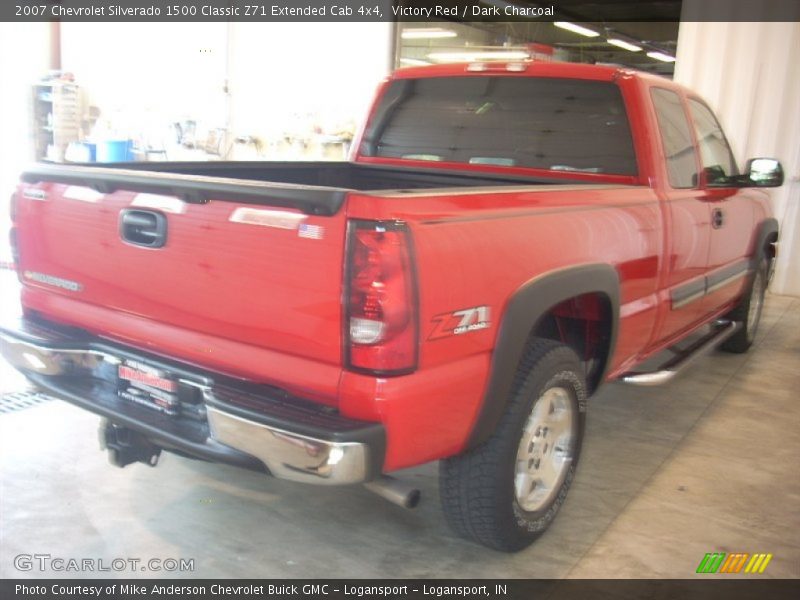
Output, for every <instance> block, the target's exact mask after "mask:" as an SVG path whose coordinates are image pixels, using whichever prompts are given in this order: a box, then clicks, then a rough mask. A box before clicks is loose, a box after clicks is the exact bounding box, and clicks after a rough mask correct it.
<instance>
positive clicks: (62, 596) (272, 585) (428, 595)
mask: <svg viewBox="0 0 800 600" xmlns="http://www.w3.org/2000/svg"><path fill="white" fill-rule="evenodd" d="M0 597H1V598H3V599H4V600H89V599H98V600H134V599H137V598H138V599H141V600H174V599H176V598H187V599H191V600H234V599H235V600H264V599H266V598H269V599H271V600H318V599H321V600H383V599H386V598H392V599H398V600H451V599H461V600H463V599H465V598H467V599H470V600H473V599H474V600H481V599H488V600H540V599H541V600H549V599H558V600H562V599H564V600H572V599H575V600H578V599H580V600H586V599H591V598H604V599H605V598H609V599H611V598H621V599H622V598H624V599H626V600H634V599H638V598H648V599H650V598H664V599H671V598H681V599H682V600H695V599H696V600H700V599H702V600H716V599H720V600H721V599H725V600H744V599H748V600H750V599H752V598H769V599H770V600H782V599H784V598H787V599H788V598H792V599H795V598H798V597H800V580H796V579H795V580H780V579H745V578H741V577H731V578H730V579H702V578H698V579H691V580H688V579H670V580H660V579H632V580H621V579H602V580H592V579H573V580H519V579H515V580H499V579H471V580H436V579H433V580H413V579H394V580H367V579H308V580H297V579H295V580H264V579H251V580H238V581H237V580H225V579H194V580H192V579H160V580H159V579H150V580H146V579H144V580H131V579H127V580H126V579H95V580H91V579H83V580H81V579H58V580H56V579H38V580H22V579H6V580H2V581H0Z"/></svg>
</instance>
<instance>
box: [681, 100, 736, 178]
mask: <svg viewBox="0 0 800 600" xmlns="http://www.w3.org/2000/svg"><path fill="white" fill-rule="evenodd" d="M689 111H690V112H691V113H692V123H693V125H694V130H695V133H696V135H697V145H698V146H699V148H700V159H701V161H702V163H703V171H704V172H705V174H706V181H707V182H708V183H709V184H710V185H726V184H728V183H729V182H730V177H731V176H732V175H736V174H737V173H738V169H737V168H736V161H735V160H734V158H733V152H731V148H730V146H729V145H728V140H726V139H725V134H724V133H723V132H722V127H720V124H719V122H718V121H717V118H716V117H715V116H714V113H713V112H711V109H710V108H708V107H707V106H706V105H705V104H703V103H702V102H700V101H698V100H692V99H690V100H689Z"/></svg>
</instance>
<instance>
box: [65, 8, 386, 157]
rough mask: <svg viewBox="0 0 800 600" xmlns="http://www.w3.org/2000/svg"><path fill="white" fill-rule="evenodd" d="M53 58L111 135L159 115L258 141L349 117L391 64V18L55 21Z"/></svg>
mask: <svg viewBox="0 0 800 600" xmlns="http://www.w3.org/2000/svg"><path fill="white" fill-rule="evenodd" d="M62 31H63V33H62V48H63V50H62V63H63V67H64V69H65V70H68V71H72V72H74V73H75V75H76V80H77V81H78V82H79V83H80V84H81V85H82V86H84V88H85V89H86V91H87V94H88V101H89V102H90V103H91V104H93V105H96V106H98V107H99V108H100V109H101V113H102V114H101V123H100V125H101V126H102V125H103V123H104V122H106V121H107V122H108V125H109V127H112V128H113V130H114V131H113V132H112V133H113V134H119V135H120V136H123V137H137V135H139V134H140V133H141V130H142V129H143V128H144V129H146V130H149V131H153V130H156V131H154V132H153V135H155V136H156V137H157V135H158V132H157V130H158V128H160V129H161V132H162V133H163V132H164V127H165V123H167V124H168V123H170V122H176V121H183V120H187V119H192V120H196V121H198V123H199V124H201V125H202V127H205V128H209V129H210V128H228V130H229V131H230V132H231V133H232V135H233V136H252V137H259V138H262V139H264V140H266V141H267V142H269V141H270V140H272V139H276V138H278V137H280V136H282V135H284V134H285V133H287V132H288V131H290V130H297V129H303V128H305V129H309V130H313V129H314V128H319V126H320V125H322V126H327V127H328V128H332V129H335V128H336V127H337V126H338V123H339V122H342V123H344V124H347V123H348V122H352V121H358V120H360V119H361V118H362V116H363V115H364V114H365V112H366V110H367V106H368V103H369V101H370V100H371V98H372V95H373V92H374V89H375V87H376V85H377V83H378V82H379V81H380V79H381V78H382V77H384V76H385V75H386V74H387V73H388V71H389V68H390V60H391V35H392V34H391V24H390V23H341V24H337V25H335V26H332V25H331V24H330V23H269V22H268V23H177V24H175V23H151V24H148V25H147V28H146V32H145V29H143V28H142V27H139V26H138V25H137V26H131V25H130V24H126V23H107V24H104V25H103V26H102V27H98V26H97V24H96V23H94V24H93V23H63V24H62Z"/></svg>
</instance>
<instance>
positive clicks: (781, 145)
mask: <svg viewBox="0 0 800 600" xmlns="http://www.w3.org/2000/svg"><path fill="white" fill-rule="evenodd" d="M700 2H703V0H684V10H686V5H687V4H689V3H700ZM702 6H703V5H700V7H699V8H697V9H696V10H702ZM709 10H711V7H709ZM709 18H713V15H709ZM798 56H800V23H771V22H742V23H718V22H682V23H681V25H680V31H679V34H678V52H677V62H676V65H675V80H676V81H678V82H680V83H683V84H685V85H687V86H688V87H691V88H692V89H694V90H696V91H697V92H698V93H699V94H700V95H702V96H703V97H704V98H705V99H706V100H707V101H708V103H709V104H710V105H711V106H712V107H713V108H714V110H715V111H716V113H717V116H718V117H719V119H720V121H722V125H723V127H724V129H725V132H726V134H727V135H728V139H729V141H730V142H731V145H732V146H733V150H734V153H735V154H736V157H737V160H738V161H739V164H740V165H741V166H744V162H745V160H746V159H747V158H751V157H757V156H771V157H775V158H778V159H780V161H781V162H782V164H783V167H784V170H785V172H786V183H785V184H784V185H783V186H782V187H780V188H776V189H772V190H770V197H771V203H772V207H773V211H774V213H775V216H776V218H777V219H778V220H779V222H780V225H781V234H780V235H781V239H780V246H779V253H778V261H777V264H776V272H775V278H774V280H773V283H772V290H773V292H776V293H779V294H787V295H793V296H800V142H798V140H800V110H798V107H800V62H798V60H797V57H798Z"/></svg>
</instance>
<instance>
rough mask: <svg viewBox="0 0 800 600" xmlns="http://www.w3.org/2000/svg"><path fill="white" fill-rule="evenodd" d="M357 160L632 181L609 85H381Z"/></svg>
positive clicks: (624, 122)
mask: <svg viewBox="0 0 800 600" xmlns="http://www.w3.org/2000/svg"><path fill="white" fill-rule="evenodd" d="M373 114H374V117H373V122H372V123H370V125H369V126H368V127H367V130H366V131H365V135H364V139H363V143H362V147H361V149H360V150H361V154H362V155H364V156H373V157H383V158H395V159H407V160H422V161H432V162H454V163H466V164H474V165H494V166H502V167H522V168H533V169H543V170H549V171H566V172H583V173H597V174H609V175H627V176H636V175H637V172H638V170H637V163H636V155H635V151H634V145H633V140H632V137H631V131H630V126H629V122H628V116H627V112H626V110H625V103H624V101H623V97H622V93H621V92H620V89H619V87H618V86H617V85H616V84H614V83H611V82H605V81H589V80H580V79H560V78H540V77H497V76H494V77H493V76H471V77H435V78H420V79H399V80H395V81H393V82H392V83H390V84H389V87H388V89H387V90H386V92H385V94H384V95H383V97H382V98H381V101H380V102H379V105H378V106H377V107H376V110H375V111H374V113H373Z"/></svg>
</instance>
